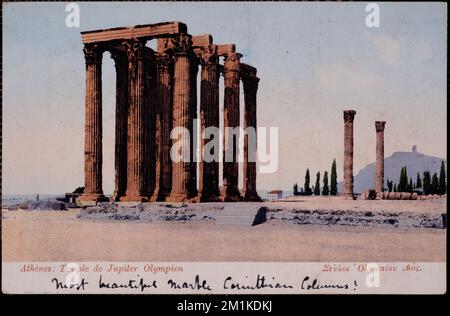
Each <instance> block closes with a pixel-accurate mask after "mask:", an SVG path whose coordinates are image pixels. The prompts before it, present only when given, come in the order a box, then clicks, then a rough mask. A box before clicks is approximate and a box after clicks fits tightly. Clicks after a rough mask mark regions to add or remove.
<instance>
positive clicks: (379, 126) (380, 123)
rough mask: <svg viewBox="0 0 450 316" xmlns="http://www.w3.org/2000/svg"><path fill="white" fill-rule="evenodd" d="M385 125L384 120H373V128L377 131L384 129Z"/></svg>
mask: <svg viewBox="0 0 450 316" xmlns="http://www.w3.org/2000/svg"><path fill="white" fill-rule="evenodd" d="M385 125H386V122H384V121H376V122H375V130H376V131H377V132H382V131H384V126H385Z"/></svg>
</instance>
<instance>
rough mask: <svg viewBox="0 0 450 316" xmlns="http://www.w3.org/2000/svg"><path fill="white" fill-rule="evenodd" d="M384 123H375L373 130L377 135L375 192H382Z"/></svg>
mask: <svg viewBox="0 0 450 316" xmlns="http://www.w3.org/2000/svg"><path fill="white" fill-rule="evenodd" d="M385 125H386V122H384V121H376V122H375V130H376V133H377V144H376V168H375V190H376V191H377V192H383V191H384V188H383V184H384V127H385Z"/></svg>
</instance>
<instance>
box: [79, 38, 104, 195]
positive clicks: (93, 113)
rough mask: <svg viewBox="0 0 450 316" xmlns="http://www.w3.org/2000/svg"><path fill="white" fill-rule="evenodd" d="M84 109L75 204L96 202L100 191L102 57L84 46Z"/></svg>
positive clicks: (91, 46)
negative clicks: (80, 169) (78, 192)
mask: <svg viewBox="0 0 450 316" xmlns="http://www.w3.org/2000/svg"><path fill="white" fill-rule="evenodd" d="M83 51H84V57H85V60H86V100H85V101H86V107H85V129H84V135H85V138H84V193H83V195H82V196H80V198H79V201H94V202H97V201H100V200H102V199H104V196H103V190H102V54H103V50H102V49H101V48H100V47H99V46H98V45H96V44H89V45H85V46H84V49H83Z"/></svg>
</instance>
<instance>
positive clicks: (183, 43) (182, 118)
mask: <svg viewBox="0 0 450 316" xmlns="http://www.w3.org/2000/svg"><path fill="white" fill-rule="evenodd" d="M190 46H191V39H190V36H188V35H186V34H181V35H180V37H179V38H178V39H177V43H176V47H175V56H174V58H175V59H174V76H173V128H177V127H181V128H183V129H184V130H185V131H188V132H190V134H192V129H191V130H190V129H189V127H190V126H192V118H191V115H192V109H191V106H192V103H191V100H190V98H191V96H192V93H191V87H192V84H191V71H192V69H191V58H190V56H189V53H190ZM180 141H181V142H182V147H181V148H182V150H189V148H190V146H191V144H190V137H189V135H187V134H183V135H182V136H181V139H180V138H179V139H173V143H175V142H177V143H178V142H180ZM191 155H192V153H191ZM185 158H186V157H185ZM186 160H189V159H181V161H174V160H172V191H171V193H170V196H169V197H168V198H167V199H166V201H171V202H177V201H178V202H179V201H185V200H187V199H189V198H191V197H192V195H193V194H192V192H190V191H189V190H190V189H191V187H190V184H191V182H190V179H189V178H190V176H191V172H192V162H191V161H186Z"/></svg>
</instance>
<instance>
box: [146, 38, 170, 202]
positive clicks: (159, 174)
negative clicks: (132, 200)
mask: <svg viewBox="0 0 450 316" xmlns="http://www.w3.org/2000/svg"><path fill="white" fill-rule="evenodd" d="M158 41H160V40H158ZM158 43H159V42H158ZM158 51H159V49H158ZM156 59H157V88H156V96H157V103H156V124H155V126H156V173H155V192H154V194H153V196H152V199H151V200H152V201H164V200H165V199H166V197H167V196H168V195H169V193H170V187H171V185H172V162H171V160H170V145H171V142H170V131H171V129H172V93H173V90H172V73H173V58H172V56H170V55H169V54H167V53H166V52H158V54H157V56H156Z"/></svg>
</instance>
